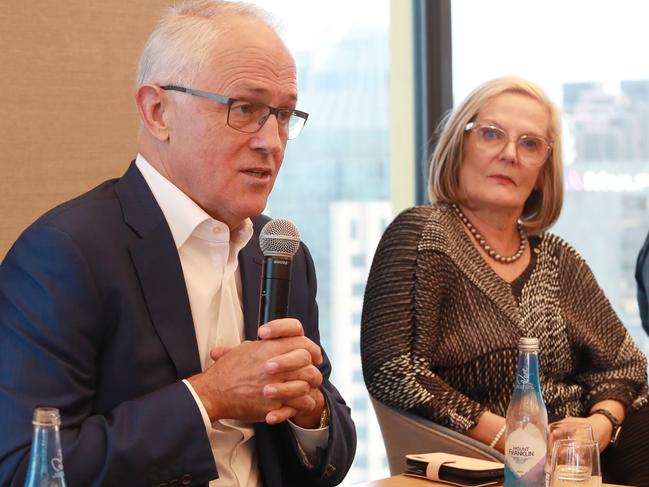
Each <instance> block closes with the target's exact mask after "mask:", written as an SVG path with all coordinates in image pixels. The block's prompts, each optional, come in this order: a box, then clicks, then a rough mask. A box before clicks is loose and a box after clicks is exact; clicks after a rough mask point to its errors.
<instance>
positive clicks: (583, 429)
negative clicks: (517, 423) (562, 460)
mask: <svg viewBox="0 0 649 487" xmlns="http://www.w3.org/2000/svg"><path fill="white" fill-rule="evenodd" d="M557 440H580V441H595V437H594V436H593V428H592V427H591V426H590V424H588V423H585V422H579V421H569V420H568V421H558V422H556V423H551V424H550V432H549V434H548V454H547V456H546V464H545V485H546V487H547V486H549V485H550V468H551V463H550V462H551V460H552V447H553V446H554V442H555V441H557Z"/></svg>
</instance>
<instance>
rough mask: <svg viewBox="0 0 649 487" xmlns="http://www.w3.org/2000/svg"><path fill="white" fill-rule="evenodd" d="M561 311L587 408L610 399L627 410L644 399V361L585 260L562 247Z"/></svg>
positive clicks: (644, 400) (645, 398)
mask: <svg viewBox="0 0 649 487" xmlns="http://www.w3.org/2000/svg"><path fill="white" fill-rule="evenodd" d="M561 259H562V261H563V262H561V263H560V267H561V268H562V269H564V271H563V278H562V279H561V281H560V282H561V286H562V289H561V296H562V301H563V302H562V304H561V307H562V310H563V312H564V315H565V317H566V321H567V322H568V323H570V325H571V326H569V327H567V330H568V333H569V334H570V335H571V336H570V339H571V341H572V348H573V353H574V354H576V356H577V358H578V360H577V363H578V364H579V370H578V371H577V373H576V374H575V376H574V380H575V382H577V383H579V384H581V385H583V386H584V388H585V389H586V390H587V391H588V392H587V393H586V394H585V397H584V398H583V401H584V407H585V410H586V411H588V410H590V408H591V407H592V405H593V404H595V403H596V402H598V401H602V400H604V399H615V400H617V401H620V402H622V403H623V404H624V405H626V406H627V408H634V409H635V408H638V407H640V406H642V405H643V404H645V403H646V401H647V359H646V358H645V356H644V354H643V353H642V351H641V350H640V349H639V348H638V346H637V345H636V344H635V343H634V341H633V339H632V338H631V336H630V335H629V332H628V331H627V330H626V328H625V327H624V325H623V324H622V322H621V321H620V319H619V318H618V316H617V314H616V313H615V311H614V310H613V308H612V306H611V304H610V302H609V301H608V299H607V298H606V296H605V295H604V292H603V291H602V289H601V288H600V287H599V285H598V284H597V281H596V280H595V276H594V275H593V273H592V271H591V270H590V268H589V267H588V265H587V264H586V262H585V261H584V260H583V259H582V258H581V257H579V256H578V255H577V253H576V252H575V251H574V250H572V249H569V248H567V247H564V248H563V252H562V255H561Z"/></svg>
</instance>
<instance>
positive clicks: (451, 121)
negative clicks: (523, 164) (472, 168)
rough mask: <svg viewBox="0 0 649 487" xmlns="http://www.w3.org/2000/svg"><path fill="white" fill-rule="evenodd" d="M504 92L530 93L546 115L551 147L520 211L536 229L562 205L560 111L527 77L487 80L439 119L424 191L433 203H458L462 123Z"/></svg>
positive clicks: (531, 228)
mask: <svg viewBox="0 0 649 487" xmlns="http://www.w3.org/2000/svg"><path fill="white" fill-rule="evenodd" d="M503 93H520V94H523V95H526V96H529V97H531V98H533V99H535V100H537V101H539V102H540V103H541V104H542V105H543V106H545V107H546V108H547V109H548V112H549V115H550V126H549V128H548V133H547V134H546V137H547V138H548V139H549V140H550V141H551V143H552V150H551V152H550V155H549V157H548V160H547V161H546V162H545V164H544V165H543V168H542V169H541V172H540V173H539V180H538V183H537V189H534V191H532V193H531V194H530V196H529V197H528V198H527V201H526V202H525V206H524V207H523V214H522V216H521V220H522V221H523V223H524V225H525V228H526V230H527V232H528V233H530V234H539V233H541V232H543V231H545V230H547V229H548V228H549V227H550V226H552V224H553V223H554V222H555V221H556V220H557V218H559V214H560V213H561V206H562V204H563V160H562V151H561V115H560V112H559V110H558V108H557V107H556V105H555V104H554V103H553V102H552V101H551V100H550V99H549V98H548V96H547V95H546V94H545V93H544V92H543V90H541V89H540V88H539V87H538V86H536V85H535V84H533V83H531V82H529V81H527V80H524V79H521V78H513V77H507V78H497V79H494V80H491V81H487V82H486V83H484V84H482V85H480V86H478V87H477V88H476V89H475V90H473V92H471V93H470V94H469V96H467V97H466V98H465V99H464V101H462V103H460V105H459V106H457V107H456V108H455V109H454V110H453V111H451V112H449V113H448V114H447V115H446V116H445V117H444V119H442V121H441V122H440V124H439V127H438V134H439V137H438V141H437V145H436V147H435V150H434V151H433V154H432V156H431V158H430V172H429V176H428V195H429V197H430V200H431V201H433V202H435V201H451V202H461V200H462V195H461V194H460V181H459V175H460V166H461V164H462V161H463V159H464V141H465V140H466V139H465V136H464V135H465V128H466V126H467V124H468V123H469V122H471V121H473V120H474V119H475V117H476V115H477V114H478V113H479V112H480V110H482V108H483V107H484V106H485V105H486V104H487V103H489V102H490V101H491V100H493V99H494V98H495V97H497V96H498V95H501V94H503Z"/></svg>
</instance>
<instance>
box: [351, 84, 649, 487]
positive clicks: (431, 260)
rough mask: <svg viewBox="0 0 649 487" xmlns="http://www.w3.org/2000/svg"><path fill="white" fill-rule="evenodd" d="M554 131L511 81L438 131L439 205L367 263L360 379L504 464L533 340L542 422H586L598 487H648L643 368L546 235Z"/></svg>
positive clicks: (554, 201)
mask: <svg viewBox="0 0 649 487" xmlns="http://www.w3.org/2000/svg"><path fill="white" fill-rule="evenodd" d="M560 123H561V121H560V114H559V111H558V110H557V108H556V107H555V105H554V104H553V103H552V102H551V101H550V100H549V98H548V97H547V96H546V95H545V94H544V93H543V91H542V90H541V89H539V88H538V87H537V86H535V85H534V84H533V83H531V82H529V81H526V80H523V79H519V78H500V79H495V80H492V81H489V82H487V83H484V84H483V85H481V86H479V87H478V88H476V89H475V90H474V91H473V92H472V93H471V94H470V95H469V96H468V97H467V98H466V99H465V100H464V101H463V102H462V103H461V104H460V105H459V106H458V107H457V108H456V109H455V110H454V111H453V112H452V113H450V114H449V116H448V117H447V118H446V119H445V120H444V121H443V122H442V124H441V126H440V127H441V129H440V134H439V139H438V142H437V145H436V148H435V151H434V153H433V155H432V157H431V161H430V178H429V195H430V199H431V201H432V204H431V205H427V206H418V207H414V208H411V209H408V210H406V211H404V212H403V213H401V214H400V215H399V216H398V217H397V218H396V219H395V221H394V222H393V223H392V224H391V225H390V226H389V227H388V229H387V230H386V231H385V233H384V235H383V237H382V239H381V242H380V244H379V246H378V249H377V252H376V254H375V257H374V262H373V264H372V269H371V272H370V276H369V280H368V283H367V287H366V291H365V302H364V306H363V318H362V327H361V355H362V359H363V374H364V377H365V382H366V384H367V387H368V390H369V392H370V394H371V395H372V396H374V397H375V398H376V399H378V400H380V401H381V402H383V403H385V404H387V405H389V406H392V407H397V408H401V409H405V410H410V411H413V412H416V413H418V414H420V415H422V416H424V417H427V418H429V419H431V420H432V421H434V422H436V423H439V424H442V425H444V426H447V427H449V428H452V429H455V430H457V431H460V432H462V433H464V434H466V435H467V436H470V437H472V438H474V439H477V440H479V441H482V442H483V443H485V444H487V445H491V446H493V447H495V448H497V449H498V450H500V451H501V452H502V451H503V449H504V440H505V438H504V435H503V434H502V432H503V431H504V424H505V417H504V416H505V413H506V410H507V405H508V403H509V399H510V395H511V391H512V386H513V383H514V374H515V370H516V364H517V358H518V340H519V338H520V337H522V336H531V337H537V338H539V341H540V352H539V357H540V363H541V374H542V377H541V381H542V382H541V384H542V392H543V396H544V399H545V402H546V406H547V409H548V416H549V419H550V421H557V420H561V419H564V418H567V417H571V418H580V419H578V421H583V422H587V423H589V424H590V425H591V427H592V430H593V433H594V435H595V439H596V440H598V441H599V443H600V448H602V449H604V450H605V454H604V456H603V462H604V469H605V478H606V479H609V481H610V480H614V481H617V482H627V483H634V485H649V471H648V468H647V465H646V464H647V463H649V462H646V458H649V452H647V446H646V440H647V439H649V437H648V436H647V428H648V425H649V414H648V413H649V407H647V402H648V399H647V360H646V358H645V357H644V355H643V354H642V352H641V351H640V350H639V349H638V347H637V346H636V345H635V344H634V342H633V340H632V339H631V337H630V336H629V334H628V332H627V331H626V329H625V328H624V326H623V325H622V323H621V322H620V320H619V318H618V317H617V316H616V314H615V312H614V311H613V309H612V308H611V306H610V303H609V302H608V300H607V299H606V297H605V296H604V293H603V292H602V290H601V289H600V287H599V286H598V284H597V282H596V281H595V278H594V276H593V274H592V272H591V271H590V269H589V267H588V266H587V264H586V263H585V261H584V260H583V259H582V258H581V257H580V256H579V255H578V254H577V252H575V250H573V249H572V248H571V247H570V246H569V245H568V244H567V243H566V242H564V241H563V240H562V239H560V238H559V237H557V236H555V235H552V234H551V233H548V232H547V230H548V228H550V226H551V225H552V224H553V223H554V222H555V221H556V220H557V218H558V217H559V214H560V212H561V206H562V203H563V166H562V159H561V126H560ZM643 418H644V419H643ZM623 422H624V424H623V426H622V429H621V431H622V434H621V435H618V432H619V431H618V430H619V426H620V425H621V424H622V423H623ZM629 422H633V423H635V424H637V425H639V427H635V426H634V427H628V428H627V427H626V426H627V424H629ZM638 435H640V436H638ZM614 440H616V441H617V442H619V444H618V447H617V448H608V446H609V444H610V443H611V442H612V441H614ZM643 443H644V444H643ZM614 464H616V465H614Z"/></svg>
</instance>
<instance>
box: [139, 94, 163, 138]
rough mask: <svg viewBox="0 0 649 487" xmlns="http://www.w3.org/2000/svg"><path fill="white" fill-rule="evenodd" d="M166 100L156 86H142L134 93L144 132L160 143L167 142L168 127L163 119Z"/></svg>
mask: <svg viewBox="0 0 649 487" xmlns="http://www.w3.org/2000/svg"><path fill="white" fill-rule="evenodd" d="M166 103H167V99H166V97H165V94H164V93H162V89H161V88H160V87H159V86H156V85H149V84H146V85H142V86H140V87H139V88H138V89H137V91H136V92H135V104H136V105H137V111H138V113H139V114H140V119H141V120H142V124H143V125H144V126H145V127H146V130H147V131H148V132H149V133H150V134H151V135H152V136H153V137H155V138H156V139H158V140H160V141H161V142H165V141H167V140H169V127H168V126H167V117H165V109H166Z"/></svg>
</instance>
